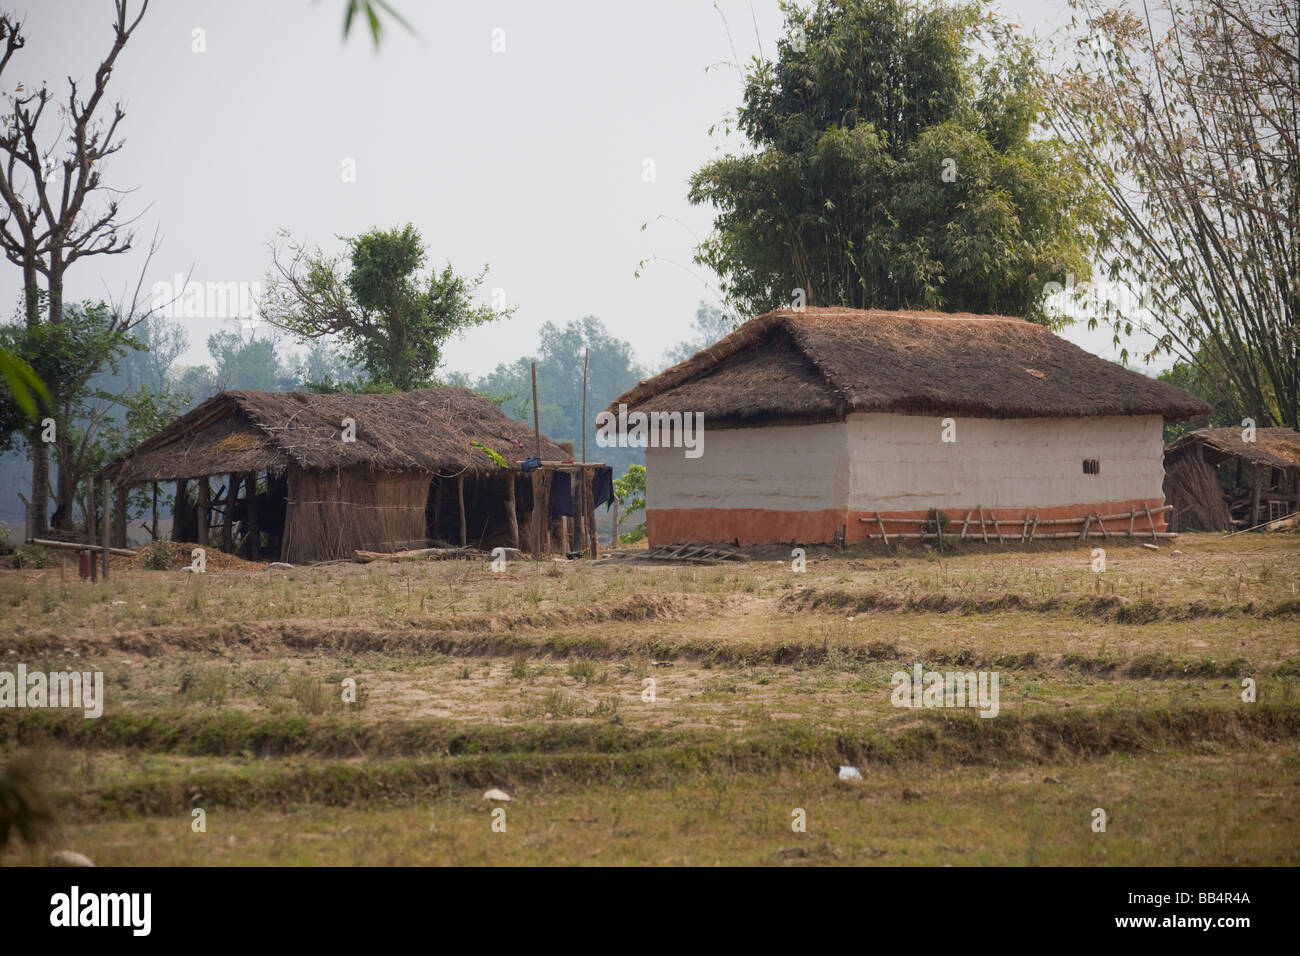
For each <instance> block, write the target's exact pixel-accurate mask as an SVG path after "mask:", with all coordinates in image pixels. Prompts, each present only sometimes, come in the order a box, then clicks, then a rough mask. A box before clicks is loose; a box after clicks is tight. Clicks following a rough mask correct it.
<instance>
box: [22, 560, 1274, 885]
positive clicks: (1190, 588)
mask: <svg viewBox="0 0 1300 956" xmlns="http://www.w3.org/2000/svg"><path fill="white" fill-rule="evenodd" d="M1106 550H1107V569H1106V571H1105V572H1103V573H1101V574H1097V573H1094V571H1093V570H1092V556H1091V553H1090V549H1088V548H1084V547H1073V546H1072V547H1066V546H1059V547H1052V546H1035V547H1032V548H1026V549H1022V548H1020V547H1018V546H1010V545H1008V546H1007V547H1006V548H1005V549H1003V548H1001V547H998V546H994V545H990V546H987V547H986V546H978V547H975V546H973V547H971V548H970V549H969V550H966V551H963V552H961V553H958V554H950V555H939V554H936V553H935V552H933V551H931V550H928V549H915V550H913V549H899V550H897V551H895V550H892V549H884V548H877V549H875V550H863V551H859V550H854V551H850V552H848V553H844V554H837V553H833V552H829V551H824V552H823V551H818V550H816V549H812V550H810V553H809V555H808V562H807V569H806V571H804V572H803V573H795V572H794V571H793V570H792V569H791V564H790V561H789V559H788V556H785V555H783V554H782V553H781V552H779V551H773V552H772V553H770V554H764V555H758V556H756V557H755V559H753V560H751V561H749V562H746V563H737V564H725V565H718V566H708V567H668V566H642V565H629V564H624V563H609V562H588V563H584V562H550V561H548V562H539V563H528V562H520V563H514V564H511V565H509V566H508V567H507V568H506V570H505V571H504V572H503V573H495V572H493V571H492V570H490V568H489V566H488V564H487V563H486V562H483V563H479V562H421V563H393V564H372V565H353V564H335V565H324V566H317V567H310V568H296V569H293V570H291V571H268V570H265V569H263V568H261V567H260V566H254V565H241V564H239V563H238V562H233V561H231V562H226V563H225V565H224V566H221V567H215V566H214V565H212V564H210V565H209V573H207V574H206V575H191V574H187V573H183V572H180V571H167V572H158V571H145V570H139V569H136V568H133V567H131V568H128V567H117V566H115V567H114V570H113V573H112V575H111V577H110V580H109V581H108V582H107V583H100V584H98V585H91V584H89V583H86V582H82V581H80V580H78V578H77V576H76V572H75V565H74V564H73V563H72V562H70V561H69V562H68V563H67V564H65V565H64V566H62V567H57V568H46V569H42V570H22V571H12V570H5V571H2V572H0V609H2V610H3V621H4V625H3V628H2V629H0V671H5V670H9V671H12V670H14V668H15V667H16V665H17V664H18V663H20V662H21V663H23V664H24V665H25V666H26V667H27V669H28V670H29V671H46V672H53V671H68V670H72V669H76V670H79V671H102V673H103V675H104V683H105V702H104V711H103V716H102V717H100V718H98V719H86V718H85V717H84V716H83V715H82V714H81V712H79V711H70V710H55V709H44V710H32V709H22V710H17V709H4V710H0V750H3V752H4V756H5V758H6V759H11V758H22V759H23V760H26V761H28V762H29V764H30V765H33V766H35V767H37V768H38V770H37V775H38V779H40V780H42V781H43V786H44V789H45V791H46V795H47V799H48V801H49V804H50V806H51V808H52V810H53V814H54V821H53V823H52V824H51V825H50V826H49V827H48V828H47V830H46V831H45V833H44V834H43V836H42V837H41V839H40V840H38V841H37V842H36V843H33V844H23V843H19V842H17V841H15V842H12V843H11V844H10V846H9V847H8V849H7V850H5V851H3V852H0V863H43V862H44V861H45V860H46V859H47V858H48V857H49V855H50V853H51V852H52V851H53V850H56V849H72V850H76V851H78V852H81V853H84V854H86V855H87V856H89V857H91V858H92V859H93V860H95V861H96V862H97V863H100V864H143V863H163V864H186V865H191V864H311V863H330V864H539V863H549V864H556V863H559V864H614V863H624V864H626V863H631V864H638V863H646V864H659V863H689V864H715V863H721V864H768V865H800V864H805V865H806V864H889V865H908V864H942V863H951V864H954V865H978V864H1012V865H1020V864H1035V863H1041V864H1085V865H1090V864H1140V865H1161V864H1295V863H1298V862H1300V537H1297V536H1296V535H1241V536H1237V537H1234V538H1230V539H1225V538H1222V537H1219V536H1216V535H1186V536H1183V537H1181V538H1179V539H1178V540H1177V541H1175V542H1162V543H1161V546H1160V549H1159V551H1152V550H1149V549H1146V548H1143V547H1140V546H1138V545H1136V544H1133V543H1128V542H1120V541H1117V542H1114V543H1113V544H1109V543H1108V544H1107V548H1106ZM124 564H125V562H124ZM917 663H920V664H922V665H923V667H924V668H925V669H926V670H939V671H954V670H955V671H963V672H968V671H989V672H997V674H998V675H999V682H1000V683H999V687H1000V700H999V710H998V713H997V716H996V717H993V718H981V717H980V716H978V712H977V711H976V710H974V709H970V708H952V707H945V708H922V709H913V708H907V707H896V706H894V704H893V702H892V701H891V692H892V687H891V678H892V675H893V674H894V673H895V672H896V671H900V670H901V671H909V672H910V671H911V670H912V668H913V666H914V665H915V664H917ZM1247 680H1250V681H1253V682H1254V686H1255V688H1256V694H1257V700H1256V701H1255V702H1253V703H1248V702H1244V701H1243V699H1242V693H1243V682H1244V681H1247ZM651 682H652V683H651ZM353 683H354V685H355V700H348V701H345V700H344V691H345V690H346V688H347V687H350V686H353ZM651 690H652V691H653V693H651ZM841 765H852V766H856V767H857V768H858V769H859V770H860V772H861V775H862V779H861V780H857V781H848V782H842V781H840V780H838V779H837V773H836V772H837V768H838V767H839V766H841ZM494 787H495V788H499V789H502V790H505V791H507V792H508V793H509V794H510V795H511V797H512V798H513V799H512V800H511V801H509V802H504V801H497V800H485V799H483V793H484V791H486V790H487V789H489V788H494ZM1098 808H1100V809H1103V810H1105V812H1106V829H1105V832H1096V831H1095V830H1094V826H1093V821H1094V817H1095V815H1094V811H1095V810H1096V809H1098ZM196 809H201V810H202V811H203V814H202V817H203V822H204V823H205V827H206V828H205V829H204V830H203V831H202V832H196V831H195V827H194V821H195V817H194V815H193V811H195V810H196ZM499 810H504V815H502V814H501V813H499V812H495V811H499ZM800 819H803V820H804V821H805V827H804V829H803V830H802V831H796V829H795V828H794V827H793V826H792V824H793V823H796V822H798V820H800ZM494 823H495V824H496V826H495V827H494ZM503 830H504V832H502V831H503Z"/></svg>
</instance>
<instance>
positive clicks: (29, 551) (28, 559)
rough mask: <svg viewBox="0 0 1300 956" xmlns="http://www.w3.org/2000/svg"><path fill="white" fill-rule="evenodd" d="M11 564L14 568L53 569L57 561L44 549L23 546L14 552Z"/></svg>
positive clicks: (28, 545)
mask: <svg viewBox="0 0 1300 956" xmlns="http://www.w3.org/2000/svg"><path fill="white" fill-rule="evenodd" d="M12 564H13V566H14V567H15V568H53V567H57V566H58V564H59V559H58V557H56V556H55V555H54V554H53V553H52V552H51V551H49V550H47V549H45V548H38V547H35V546H33V545H30V544H24V545H22V546H21V547H19V548H18V549H17V550H16V551H14V556H13V561H12Z"/></svg>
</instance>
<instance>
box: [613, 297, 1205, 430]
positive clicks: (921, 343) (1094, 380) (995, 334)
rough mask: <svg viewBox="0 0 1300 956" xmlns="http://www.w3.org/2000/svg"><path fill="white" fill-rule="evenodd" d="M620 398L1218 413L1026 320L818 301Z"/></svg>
mask: <svg viewBox="0 0 1300 956" xmlns="http://www.w3.org/2000/svg"><path fill="white" fill-rule="evenodd" d="M620 402H626V403H627V405H628V407H629V409H633V410H640V411H644V412H652V411H690V412H703V413H704V416H705V419H706V420H711V421H714V422H719V421H722V422H728V423H732V424H737V425H746V424H769V423H775V422H780V421H833V420H839V419H842V418H844V416H845V415H847V414H848V413H850V412H866V411H881V412H917V413H942V414H964V415H970V416H977V417H984V418H1044V417H1052V418H1054V417H1082V416H1099V415H1162V416H1164V417H1165V418H1167V419H1186V418H1196V417H1200V416H1205V415H1208V414H1209V412H1210V407H1209V405H1207V404H1206V403H1205V402H1203V401H1201V400H1200V399H1199V398H1196V397H1195V396H1193V395H1190V394H1188V393H1187V392H1185V391H1183V390H1182V389H1180V388H1176V387H1174V386H1172V385H1168V384H1166V383H1164V382H1159V381H1156V380H1155V379H1152V378H1148V377H1147V376H1145V375H1141V374H1139V373H1137V372H1134V371H1131V370H1129V369H1126V368H1124V367H1123V366H1121V365H1117V364H1115V363H1114V362H1108V361H1106V360H1105V359H1102V358H1098V357H1097V356H1095V355H1092V354H1091V353H1089V352H1086V351H1084V350H1083V349H1081V348H1079V347H1078V346H1076V345H1072V344H1071V343H1069V342H1067V341H1065V340H1064V339H1061V338H1059V337H1057V336H1055V335H1053V334H1052V333H1051V332H1050V331H1048V330H1047V329H1046V328H1044V327H1043V326H1041V325H1037V324H1035V323H1032V322H1026V321H1025V320H1023V319H1015V318H1008V317H1006V316H995V315H970V314H959V313H953V314H944V313H937V312H884V311H864V310H859V309H844V308H811V307H810V308H807V309H805V310H804V311H801V312H796V311H793V310H790V309H781V310H778V311H776V312H769V313H767V314H766V315H760V316H758V317H757V318H754V319H750V320H749V321H748V322H746V323H745V324H744V325H742V326H741V327H740V328H739V329H737V330H736V331H735V332H732V333H731V334H730V335H728V336H727V337H726V338H724V339H722V340H721V341H720V342H717V343H716V344H714V345H711V346H709V347H708V348H706V349H704V350H702V351H700V352H697V353H696V354H695V355H693V356H692V357H691V358H689V359H687V360H686V361H685V362H682V363H680V364H678V365H674V366H673V367H672V368H670V369H667V370H666V371H664V372H661V373H660V374H659V375H656V376H655V377H654V378H651V379H647V380H646V381H643V382H641V383H640V384H638V385H637V386H636V387H635V388H633V389H631V390H630V391H628V392H626V393H625V394H623V395H621V396H619V397H618V398H616V399H615V400H614V401H613V403H611V405H610V408H611V410H615V411H617V408H618V405H619V403H620Z"/></svg>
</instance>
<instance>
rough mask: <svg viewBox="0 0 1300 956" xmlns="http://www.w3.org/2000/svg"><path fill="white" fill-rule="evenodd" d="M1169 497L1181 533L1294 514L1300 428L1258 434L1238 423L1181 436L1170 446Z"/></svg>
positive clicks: (1299, 487)
mask: <svg viewBox="0 0 1300 956" xmlns="http://www.w3.org/2000/svg"><path fill="white" fill-rule="evenodd" d="M1250 437H1253V441H1252V440H1248V439H1249V438H1250ZM1224 465H1227V466H1228V467H1226V468H1225V467H1221V466H1224ZM1165 498H1166V499H1167V500H1168V501H1169V503H1170V504H1172V505H1173V506H1174V511H1173V515H1172V516H1171V519H1170V524H1171V526H1173V527H1175V528H1177V529H1178V530H1181V531H1230V530H1232V529H1234V528H1238V527H1241V528H1254V527H1257V526H1258V525H1261V524H1265V523H1268V522H1271V521H1274V520H1276V519H1278V518H1281V517H1284V516H1286V515H1289V514H1293V513H1295V512H1296V511H1297V510H1300V432H1297V431H1296V430H1295V429H1293V428H1258V429H1254V430H1253V436H1252V432H1251V431H1250V430H1247V429H1243V428H1240V427H1233V428H1202V429H1198V430H1197V431H1192V432H1188V433H1186V434H1185V435H1181V436H1179V438H1178V439H1177V440H1175V441H1173V442H1170V443H1169V445H1168V446H1167V447H1166V448H1165Z"/></svg>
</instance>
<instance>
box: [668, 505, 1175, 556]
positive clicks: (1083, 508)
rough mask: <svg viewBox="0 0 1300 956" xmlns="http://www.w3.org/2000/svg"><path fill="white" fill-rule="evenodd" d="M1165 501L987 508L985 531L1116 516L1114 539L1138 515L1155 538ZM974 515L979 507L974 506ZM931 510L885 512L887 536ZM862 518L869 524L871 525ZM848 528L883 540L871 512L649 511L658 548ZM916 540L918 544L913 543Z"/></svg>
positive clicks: (1074, 527)
mask: <svg viewBox="0 0 1300 956" xmlns="http://www.w3.org/2000/svg"><path fill="white" fill-rule="evenodd" d="M1164 503H1165V502H1164V499H1163V498H1149V499H1146V500H1142V501H1107V502H1099V503H1097V504H1086V505H1064V506H1060V507H1055V508H985V509H984V528H985V530H986V531H987V533H988V536H989V538H990V540H997V535H996V534H995V532H994V527H993V519H994V518H996V519H997V521H998V523H999V524H1000V525H1001V527H1002V536H1003V537H1004V538H1013V539H1017V540H1018V539H1019V538H1020V535H1021V532H1022V529H1023V528H1024V524H1025V516H1026V514H1027V515H1028V516H1029V521H1030V523H1031V524H1032V523H1033V520H1034V516H1035V515H1037V517H1038V519H1039V521H1047V520H1049V519H1050V520H1058V519H1062V518H1068V519H1072V523H1070V524H1058V525H1049V526H1047V527H1041V526H1040V528H1039V532H1040V533H1046V532H1058V533H1060V532H1073V533H1074V534H1078V533H1079V532H1080V531H1082V530H1083V524H1084V522H1085V521H1086V520H1087V518H1088V516H1089V515H1093V514H1095V515H1117V514H1123V517H1122V518H1112V519H1111V520H1109V521H1107V522H1106V523H1105V525H1106V531H1108V532H1110V533H1111V534H1121V535H1122V534H1127V533H1128V528H1129V517H1128V513H1129V511H1130V510H1136V511H1137V518H1136V520H1135V521H1134V522H1133V529H1134V533H1135V534H1141V533H1143V532H1146V533H1150V531H1151V525H1150V524H1148V522H1147V519H1146V517H1145V515H1143V514H1142V512H1143V510H1144V509H1146V508H1160V507H1163V506H1164ZM972 511H974V508H973V507H972ZM927 514H929V512H928V511H889V512H881V514H880V517H881V518H882V519H883V520H884V525H885V532H886V533H887V534H891V535H893V534H897V533H899V532H917V531H920V530H921V528H920V526H919V525H917V524H916V523H914V522H909V523H904V522H902V521H899V520H898V519H900V518H924V517H926V515H927ZM946 514H947V515H948V522H949V528H950V529H951V531H952V533H953V534H954V535H956V534H958V533H959V532H960V531H961V526H962V522H963V521H964V520H965V519H966V510H965V509H960V510H952V509H949V510H947V511H946ZM859 518H867V519H869V520H868V521H866V522H863V521H860V520H858V519H859ZM1151 520H1152V522H1154V524H1155V530H1156V531H1164V530H1165V528H1166V526H1165V516H1164V512H1161V513H1160V514H1152V515H1151ZM841 527H843V528H844V529H845V541H846V543H848V544H859V543H861V542H864V541H866V540H868V536H869V535H873V534H874V535H877V536H878V535H879V534H880V525H879V524H877V522H876V516H875V512H872V511H865V512H864V511H838V510H834V509H828V510H824V511H774V510H769V509H765V508H673V509H651V510H649V511H647V512H646V532H647V535H648V537H649V539H650V547H652V548H657V547H659V546H660V545H665V544H677V543H683V542H687V541H710V542H728V543H738V544H739V545H740V546H741V547H746V546H748V545H751V544H788V543H789V542H791V541H793V542H795V543H796V544H829V543H830V542H832V541H834V540H835V537H836V535H837V533H838V532H839V529H840V528H841ZM1091 530H1093V531H1100V530H1101V525H1100V524H1099V523H1098V522H1096V521H1093V522H1092V525H1091ZM972 535H973V536H975V537H976V538H977V539H978V538H980V537H981V536H982V533H981V529H980V524H979V516H978V513H972V514H971V523H970V525H969V526H968V527H967V529H966V537H967V538H970V537H971V536H972ZM913 540H915V539H913Z"/></svg>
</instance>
